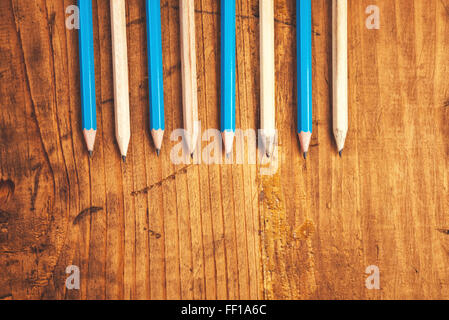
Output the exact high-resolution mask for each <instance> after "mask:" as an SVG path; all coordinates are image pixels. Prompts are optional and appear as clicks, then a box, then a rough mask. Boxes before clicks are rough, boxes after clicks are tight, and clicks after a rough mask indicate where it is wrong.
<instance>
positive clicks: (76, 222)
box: [73, 207, 103, 225]
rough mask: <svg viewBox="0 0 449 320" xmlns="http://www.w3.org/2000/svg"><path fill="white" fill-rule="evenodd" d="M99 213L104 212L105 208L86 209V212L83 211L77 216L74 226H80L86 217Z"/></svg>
mask: <svg viewBox="0 0 449 320" xmlns="http://www.w3.org/2000/svg"><path fill="white" fill-rule="evenodd" d="M99 211H103V208H101V207H90V208H87V209H84V210H83V211H81V212H80V213H79V214H78V215H77V216H76V218H75V219H74V220H73V225H77V224H79V223H80V221H81V220H82V219H83V218H84V217H86V216H88V215H91V214H93V213H97V212H99Z"/></svg>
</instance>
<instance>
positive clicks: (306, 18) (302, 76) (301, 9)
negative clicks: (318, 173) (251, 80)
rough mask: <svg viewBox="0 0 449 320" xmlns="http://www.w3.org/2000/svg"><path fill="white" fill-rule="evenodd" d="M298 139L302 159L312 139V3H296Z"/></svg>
mask: <svg viewBox="0 0 449 320" xmlns="http://www.w3.org/2000/svg"><path fill="white" fill-rule="evenodd" d="M296 13H297V14H296V19H297V22H296V26H297V27H296V28H297V32H296V37H297V44H298V45H297V57H298V58H297V68H298V70H297V77H298V137H299V142H300V143H301V148H302V152H303V154H304V159H305V158H306V157H307V153H308V151H309V146H310V140H311V138H312V1H311V0H297V1H296Z"/></svg>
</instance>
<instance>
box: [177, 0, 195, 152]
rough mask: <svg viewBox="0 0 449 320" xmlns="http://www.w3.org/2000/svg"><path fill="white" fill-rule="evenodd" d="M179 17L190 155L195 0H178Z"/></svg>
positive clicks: (187, 137) (192, 118)
mask: <svg viewBox="0 0 449 320" xmlns="http://www.w3.org/2000/svg"><path fill="white" fill-rule="evenodd" d="M179 7H180V16H181V17H180V19H181V66H182V106H183V113H184V132H185V142H186V147H187V150H188V153H189V154H190V155H192V157H193V154H194V152H195V147H196V144H197V141H198V136H199V122H198V95H197V90H198V89H197V82H196V81H197V80H196V41H195V1H194V0H179Z"/></svg>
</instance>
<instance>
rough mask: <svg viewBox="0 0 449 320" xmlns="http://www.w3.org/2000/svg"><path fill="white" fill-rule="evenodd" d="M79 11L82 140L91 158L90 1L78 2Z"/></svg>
mask: <svg viewBox="0 0 449 320" xmlns="http://www.w3.org/2000/svg"><path fill="white" fill-rule="evenodd" d="M78 7H79V10H80V29H79V33H78V35H79V57H80V73H81V74H80V79H81V109H82V112H81V114H82V126H83V134H84V139H85V141H86V146H87V150H88V152H89V156H91V157H92V154H93V152H94V145H95V136H96V134H97V113H96V112H97V107H96V102H95V56H94V31H93V20H92V1H91V0H78Z"/></svg>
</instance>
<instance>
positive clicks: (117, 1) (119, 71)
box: [110, 0, 131, 155]
mask: <svg viewBox="0 0 449 320" xmlns="http://www.w3.org/2000/svg"><path fill="white" fill-rule="evenodd" d="M110 4H111V28H112V61H113V76H114V102H115V103H114V109H115V129H116V137H117V142H118V144H119V147H120V151H121V152H122V155H126V151H127V149H128V144H129V140H130V136H131V126H130V114H129V78H128V76H129V75H128V51H127V39H126V7H125V0H111V1H110Z"/></svg>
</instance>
